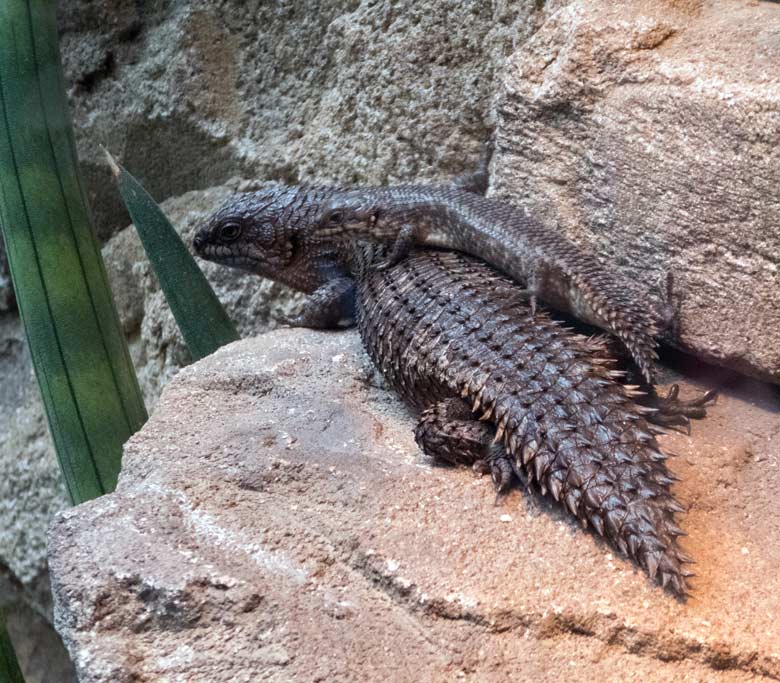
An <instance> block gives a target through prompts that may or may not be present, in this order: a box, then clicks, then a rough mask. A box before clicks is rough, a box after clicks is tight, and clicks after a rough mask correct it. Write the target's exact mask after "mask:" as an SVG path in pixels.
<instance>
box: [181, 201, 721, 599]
mask: <svg viewBox="0 0 780 683" xmlns="http://www.w3.org/2000/svg"><path fill="white" fill-rule="evenodd" d="M285 201H286V200H285ZM283 203H284V202H283ZM270 207H271V205H270V204H269V205H267V207H266V209H268V208H270ZM290 215H294V214H290ZM290 215H287V216H286V217H281V218H280V219H279V223H278V225H282V224H284V225H286V226H287V229H285V230H280V231H279V233H278V234H275V233H274V228H273V225H272V224H270V223H266V224H265V226H266V228H267V230H266V231H265V232H264V233H263V239H262V241H257V240H256V239H255V237H254V236H253V235H255V234H256V233H254V232H251V231H250V232H246V231H243V230H242V232H241V234H242V235H243V237H241V236H239V237H235V236H234V235H233V233H232V232H229V233H228V235H227V237H228V239H227V240H225V239H224V238H225V235H224V230H223V229H224V225H225V224H224V222H219V223H217V224H214V223H213V222H212V223H210V225H209V226H207V227H206V228H204V229H203V231H201V232H200V233H199V235H198V237H197V239H196V245H197V246H196V249H197V251H198V252H199V253H200V254H201V255H203V256H204V257H205V258H213V260H217V261H219V262H222V263H233V264H234V265H239V266H241V267H244V268H247V267H248V268H249V269H250V270H254V271H255V272H262V273H263V274H269V273H270V272H273V275H271V277H274V279H277V280H279V281H281V282H286V283H287V284H291V285H292V286H293V287H296V288H298V289H304V287H305V289H304V291H307V290H308V291H315V292H321V291H323V289H322V288H323V286H324V285H325V284H327V282H331V283H335V284H334V291H335V290H336V289H337V290H339V291H341V295H340V296H337V297H335V298H333V297H331V298H329V299H328V301H330V302H331V305H332V302H333V301H339V302H340V305H339V306H337V307H336V308H335V309H333V310H335V311H336V313H337V314H338V315H336V314H335V313H333V312H331V313H329V314H328V317H329V318H330V320H331V323H332V324H335V323H336V322H337V319H338V317H350V315H351V310H348V308H350V307H351V306H352V305H353V302H352V296H353V294H354V293H355V292H354V290H353V288H352V287H351V286H350V285H349V284H348V283H351V282H354V280H353V279H352V278H353V277H355V278H357V291H356V297H355V299H356V310H357V319H358V323H359V327H360V331H361V335H362V337H363V340H364V343H365V346H366V349H367V350H368V352H369V354H370V355H371V357H372V359H373V360H374V362H375V363H376V364H377V366H378V367H379V368H380V370H381V371H382V373H383V374H384V375H385V377H386V378H387V379H388V381H389V383H390V384H391V385H392V386H393V387H395V388H396V389H397V390H398V391H399V393H400V394H401V395H402V396H403V397H404V398H405V399H406V400H407V401H408V402H409V403H411V404H412V405H413V406H416V407H417V408H418V409H420V410H422V411H423V412H422V418H421V420H420V423H419V425H418V427H417V430H416V437H417V440H418V443H419V444H420V445H421V447H422V448H423V450H424V451H425V452H426V453H428V454H430V455H432V456H433V457H435V458H438V459H439V460H443V461H446V462H451V463H457V464H476V463H478V462H484V463H486V465H487V467H488V468H489V470H490V471H491V473H492V475H493V478H494V481H495V482H496V486H497V487H498V489H499V490H500V491H503V490H504V489H505V488H506V487H507V485H508V484H509V482H510V481H511V479H512V478H513V477H514V476H515V475H518V476H520V477H522V478H524V479H525V480H527V481H531V482H536V484H537V485H538V486H539V488H540V489H541V491H542V492H543V493H549V494H550V495H552V496H553V497H554V498H555V499H556V500H558V501H560V502H561V503H562V504H563V505H564V507H565V508H566V509H568V510H569V511H570V512H571V513H572V514H574V515H575V516H576V517H577V518H578V519H579V520H580V521H581V522H582V523H583V524H584V525H588V524H590V525H591V526H593V528H594V529H596V531H597V532H598V533H600V534H602V535H604V536H605V537H606V538H607V539H608V540H609V541H610V543H612V545H613V546H614V547H615V548H617V549H618V550H619V551H620V552H622V553H623V554H625V555H628V556H629V557H632V558H633V559H634V560H635V561H636V562H637V563H638V564H639V565H640V566H642V567H643V568H644V569H645V570H646V571H647V572H648V574H649V575H650V576H651V577H652V578H654V579H656V580H657V581H658V582H660V583H661V584H662V585H664V586H668V587H669V588H670V589H671V590H672V591H673V592H674V593H676V594H678V595H684V594H685V593H686V591H687V587H686V577H687V576H689V575H690V573H689V572H688V571H687V570H686V569H685V568H684V564H685V563H686V562H687V561H688V558H687V556H686V555H685V554H684V553H683V552H682V551H681V550H680V548H679V546H678V544H677V537H678V536H680V535H682V531H681V530H680V529H679V527H678V526H677V525H676V523H675V520H674V513H675V512H679V511H681V510H682V506H681V505H680V504H679V503H678V502H677V501H676V500H675V499H674V497H673V496H672V495H671V493H670V486H671V484H672V482H673V481H674V477H673V476H672V475H671V474H670V473H669V471H668V469H667V468H666V465H665V463H664V459H665V456H664V454H663V453H662V452H661V450H660V448H659V446H658V443H657V441H656V437H655V434H656V432H657V431H658V429H659V428H658V427H656V426H654V425H653V424H652V423H651V422H649V421H648V418H650V419H652V420H655V421H657V422H658V423H667V422H674V421H676V420H678V419H679V418H681V417H682V418H683V419H686V416H690V417H700V416H703V414H704V412H705V407H704V406H705V405H706V404H707V403H708V402H709V401H710V400H711V399H712V394H705V395H704V396H702V397H701V398H699V399H696V400H694V401H691V402H687V403H684V402H680V401H677V400H676V395H673V396H671V398H669V399H667V400H665V401H662V402H661V404H660V410H656V409H654V408H648V407H644V406H641V405H639V404H638V403H637V402H636V401H635V400H634V399H635V396H636V395H638V394H639V393H640V392H638V391H637V389H636V387H634V386H627V385H624V384H621V383H620V382H618V379H619V378H620V377H621V376H622V373H621V372H619V371H616V370H614V369H612V368H611V367H610V365H611V363H612V362H613V361H614V359H612V358H611V357H610V356H609V354H608V353H607V351H606V350H605V346H604V343H603V342H599V341H595V340H593V339H587V338H585V337H582V336H580V335H576V334H574V333H572V332H571V331H569V330H568V329H566V328H565V327H563V326H562V325H561V324H560V323H558V322H555V321H553V320H551V319H550V318H549V317H548V315H547V314H546V313H544V312H541V311H540V312H537V313H536V314H535V315H532V314H531V310H530V306H529V303H528V300H527V297H524V295H523V293H522V291H521V290H520V288H519V287H518V286H517V285H516V284H514V283H512V282H511V281H509V280H508V279H507V278H505V277H503V276H501V275H499V274H497V273H496V272H495V271H494V270H492V269H491V268H489V267H488V266H486V265H484V264H482V263H480V262H478V261H476V260H474V259H471V258H468V257H466V256H463V255H460V254H455V253H444V252H425V253H420V254H414V255H412V256H411V257H409V258H407V259H405V260H403V261H401V262H399V263H398V264H396V265H394V266H392V267H390V268H385V269H378V268H375V267H374V266H375V265H376V263H378V262H379V259H377V258H376V254H377V251H378V249H377V248H376V247H372V246H371V245H366V244H364V245H355V244H353V246H352V249H351V252H350V253H347V252H346V251H336V252H325V251H322V252H318V254H317V257H316V258H313V256H312V254H310V253H309V252H307V251H304V252H301V251H297V250H296V245H295V239H294V234H295V231H294V227H295V221H290ZM304 256H305V258H304ZM284 264H287V265H284ZM306 268H310V270H305V269H306ZM302 269H303V273H302ZM328 277H330V278H331V279H330V280H328ZM312 281H315V282H317V283H319V284H318V286H313V285H312V284H311V282H312ZM300 283H303V286H301V285H300ZM339 283H340V284H339ZM347 293H349V294H347ZM309 310H311V306H310V307H309ZM322 321H323V319H318V320H317V325H318V326H319V325H321V323H322Z"/></svg>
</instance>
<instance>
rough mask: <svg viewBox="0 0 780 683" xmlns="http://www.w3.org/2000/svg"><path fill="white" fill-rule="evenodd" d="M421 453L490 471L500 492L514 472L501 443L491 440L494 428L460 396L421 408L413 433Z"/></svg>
mask: <svg viewBox="0 0 780 683" xmlns="http://www.w3.org/2000/svg"><path fill="white" fill-rule="evenodd" d="M414 438H415V441H417V444H418V445H419V446H420V448H421V449H422V451H423V453H425V454H426V455H429V456H431V457H432V458H434V459H435V460H437V461H438V462H443V463H447V464H450V465H465V466H469V465H470V466H471V467H472V468H473V469H474V471H476V472H480V473H482V472H490V474H491V476H492V478H493V484H494V485H495V487H496V491H497V492H498V493H499V495H500V494H502V493H504V492H506V491H507V489H508V488H509V487H510V486H511V484H512V482H513V480H514V478H515V471H514V467H513V464H512V460H511V459H510V458H509V456H508V455H507V453H506V449H505V448H504V446H503V445H502V444H497V443H493V441H494V438H495V428H494V427H493V426H492V425H491V424H489V423H487V422H482V421H480V420H478V419H477V418H476V417H475V416H474V413H473V412H472V411H471V408H470V407H469V405H468V404H467V403H466V402H465V401H463V400H462V399H460V398H447V399H444V400H442V401H438V402H437V403H434V404H433V405H432V406H430V407H429V408H428V409H426V410H425V411H423V413H422V415H421V417H420V421H419V422H418V424H417V428H416V429H415V432H414Z"/></svg>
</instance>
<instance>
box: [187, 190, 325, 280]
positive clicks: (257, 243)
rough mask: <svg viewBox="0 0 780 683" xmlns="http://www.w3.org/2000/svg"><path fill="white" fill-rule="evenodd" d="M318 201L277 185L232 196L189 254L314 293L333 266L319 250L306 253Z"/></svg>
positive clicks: (310, 193)
mask: <svg viewBox="0 0 780 683" xmlns="http://www.w3.org/2000/svg"><path fill="white" fill-rule="evenodd" d="M322 197H323V193H322V191H318V190H316V189H305V188H300V187H289V186H286V185H276V184H274V185H270V186H269V187H267V188H264V189H262V190H258V191H257V192H245V193H239V194H236V195H235V196H233V197H232V198H231V199H229V200H228V201H227V202H226V203H225V204H224V205H223V206H222V207H221V208H220V209H218V210H217V211H216V212H215V213H214V214H213V215H212V216H210V217H209V218H208V219H207V220H206V222H205V223H204V224H203V226H202V227H201V228H200V229H199V230H198V231H197V233H196V234H195V237H194V239H193V241H192V246H193V249H194V250H195V253H196V254H197V255H198V256H200V257H201V258H203V259H206V260H207V261H214V262H215V263H220V264H223V265H227V266H231V267H234V268H240V269H242V270H248V271H250V272H252V273H255V274H256V275H261V276H263V277H267V278H270V279H272V280H276V281H277V282H282V283H284V284H286V285H289V286H290V287H293V288H294V289H298V290H301V291H304V292H307V291H313V290H314V289H316V288H317V287H318V286H319V285H320V284H322V283H323V281H325V280H327V279H328V277H329V272H326V271H327V270H328V268H329V267H330V266H332V265H333V262H334V261H335V257H330V256H329V255H328V254H326V253H324V251H323V250H322V249H314V248H306V247H305V244H306V240H305V236H306V235H307V234H308V232H309V231H310V229H311V223H312V221H313V219H314V217H315V215H319V213H320V212H321V202H322Z"/></svg>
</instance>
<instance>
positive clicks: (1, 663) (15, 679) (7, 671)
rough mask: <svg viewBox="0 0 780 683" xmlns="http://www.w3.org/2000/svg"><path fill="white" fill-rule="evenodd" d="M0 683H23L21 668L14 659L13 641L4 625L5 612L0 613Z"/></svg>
mask: <svg viewBox="0 0 780 683" xmlns="http://www.w3.org/2000/svg"><path fill="white" fill-rule="evenodd" d="M0 683H24V676H23V675H22V669H21V668H20V667H19V661H18V660H17V659H16V652H14V646H13V643H11V638H10V636H9V635H8V630H7V629H6V627H5V614H2V613H0Z"/></svg>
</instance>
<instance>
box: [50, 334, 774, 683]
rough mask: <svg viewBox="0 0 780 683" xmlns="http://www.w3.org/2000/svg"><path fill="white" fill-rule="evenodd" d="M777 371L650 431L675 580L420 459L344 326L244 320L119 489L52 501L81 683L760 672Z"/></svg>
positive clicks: (54, 556) (680, 676)
mask: <svg viewBox="0 0 780 683" xmlns="http://www.w3.org/2000/svg"><path fill="white" fill-rule="evenodd" d="M758 386H764V385H758ZM700 388H701V387H695V388H694V387H691V385H686V386H684V389H683V392H684V393H686V392H691V391H693V390H694V389H700ZM772 391H773V390H772V389H770V390H768V393H767V395H766V396H762V397H759V398H760V400H756V396H757V395H756V393H755V391H753V392H752V393H751V396H753V397H754V401H753V402H750V401H747V400H745V399H744V398H742V397H740V395H738V394H731V395H726V396H724V397H722V399H721V400H720V401H719V403H718V404H717V405H716V406H715V407H713V408H712V410H711V415H710V417H709V418H707V420H705V421H703V422H700V423H697V424H696V425H695V426H694V430H693V436H691V437H689V436H686V435H677V434H675V435H671V436H666V437H663V439H664V445H665V447H667V449H668V450H670V451H673V452H676V453H678V457H676V458H674V459H672V461H671V465H672V468H673V469H674V471H675V472H676V473H677V474H678V475H680V476H681V477H682V482H680V484H678V485H677V487H676V492H677V493H678V494H679V496H680V498H681V499H682V500H683V501H685V502H686V503H687V504H689V505H690V507H691V509H690V512H689V514H687V515H685V516H683V518H682V526H683V527H684V528H685V529H686V530H687V531H688V532H689V533H690V536H689V537H688V538H687V539H684V540H685V544H684V546H685V548H686V550H687V551H688V552H689V553H690V554H691V555H693V556H694V557H695V558H696V560H697V561H698V564H697V565H696V571H697V573H698V578H697V579H695V585H694V596H693V598H691V599H689V600H688V601H686V602H680V601H677V600H675V599H673V598H672V597H670V596H669V595H668V594H667V593H665V592H664V591H662V590H661V589H659V588H658V587H657V586H655V585H653V584H652V583H651V582H650V581H649V580H648V579H647V578H646V577H645V575H644V574H643V573H641V572H640V571H639V570H637V569H636V568H635V567H634V566H633V565H631V564H630V563H629V562H627V561H625V560H623V559H621V558H619V557H616V556H615V555H614V554H613V553H612V552H611V550H610V549H609V548H608V547H607V546H606V545H605V544H603V543H602V542H601V541H600V540H599V539H598V538H597V537H595V536H594V535H592V534H591V533H588V532H584V531H582V530H581V529H579V527H578V526H577V525H576V524H574V523H572V522H571V521H570V520H569V519H568V517H567V516H565V515H564V514H562V513H560V512H559V511H558V508H557V506H556V505H555V504H552V503H549V502H548V501H547V500H545V499H542V498H541V497H540V496H538V495H530V494H527V493H524V492H523V491H522V490H519V489H518V490H515V491H513V492H512V493H511V494H510V495H509V496H508V497H507V498H506V499H505V500H503V501H502V502H501V503H499V504H498V505H497V504H496V502H495V494H494V492H493V489H492V486H491V483H490V481H489V479H488V478H478V477H476V476H475V475H474V474H473V473H472V472H471V471H469V470H465V469H452V468H444V467H437V466H434V465H432V463H431V462H430V461H429V460H427V459H426V458H425V457H424V456H422V455H421V454H420V452H419V451H418V449H417V447H416V445H415V444H414V441H413V438H412V428H413V425H414V419H413V417H412V416H411V415H410V414H409V413H407V412H406V410H405V409H404V408H403V407H402V406H401V405H400V403H399V401H398V400H397V399H396V397H395V396H394V395H393V394H391V393H389V392H387V391H385V390H384V389H383V388H381V386H380V383H379V382H378V378H377V376H376V374H375V373H374V371H373V369H372V368H371V366H370V365H369V362H368V360H367V359H366V357H365V356H364V354H363V352H362V348H361V345H360V343H359V340H358V337H357V335H356V334H355V333H353V332H351V333H324V332H323V333H318V332H312V331H310V330H278V331H275V332H270V333H268V334H265V335H262V336H260V337H257V338H255V339H248V340H244V341H240V342H237V343H235V344H232V345H230V346H228V347H225V348H223V349H221V350H220V351H219V352H217V353H216V354H214V355H213V356H211V357H209V358H206V359H204V360H203V361H200V362H198V363H196V364H195V365H192V366H190V367H188V368H186V369H184V370H182V371H181V372H180V373H179V374H178V375H177V376H176V377H175V379H174V380H173V381H172V382H171V383H170V384H169V386H168V387H167V388H166V390H165V391H164V393H163V396H162V398H161V400H160V403H159V404H158V407H157V410H156V412H155V413H154V415H153V416H152V418H151V419H150V421H149V422H148V424H147V425H146V426H145V427H144V429H143V430H142V431H141V432H139V433H138V434H137V435H135V436H134V437H133V438H132V439H131V441H130V442H129V443H128V445H127V448H126V455H125V462H124V469H123V472H122V475H121V478H120V483H119V487H118V489H117V491H116V492H115V493H114V494H112V495H108V496H104V497H103V498H101V499H98V500H96V501H92V502H90V503H87V504H84V505H81V506H78V507H76V508H73V509H70V510H67V511H65V512H62V513H60V514H59V515H58V516H57V517H56V519H55V521H54V522H53V524H52V526H51V529H50V540H49V543H50V564H51V573H52V579H53V592H54V596H55V604H56V609H55V613H56V623H57V628H58V630H59V632H60V633H61V634H62V636H63V638H64V640H65V642H66V644H67V646H68V648H69V650H70V653H71V655H72V657H73V659H74V660H75V662H76V665H77V668H78V671H79V675H80V681H82V683H97V682H98V681H100V682H108V681H111V682H112V683H123V682H130V681H133V682H140V681H149V682H151V681H154V682H155V683H167V682H174V681H176V682H178V681H181V682H185V681H186V682H188V683H198V682H201V681H203V682H204V683H205V682H207V681H208V682H209V683H215V682H216V683H219V682H221V681H225V682H228V681H229V682H230V683H237V682H239V681H258V680H263V681H325V680H327V681H353V680H354V681H367V680H368V681H388V680H391V681H402V682H404V681H410V682H411V681H421V680H425V681H453V680H467V681H505V680H513V681H519V680H535V681H546V680H550V681H552V680H556V681H588V682H591V681H593V680H605V681H612V680H621V681H629V680H641V681H645V682H647V681H669V680H695V681H754V680H763V679H765V678H766V679H778V678H780V637H779V636H780V626H778V623H779V622H780V575H779V573H778V571H777V567H778V566H780V503H779V502H778V496H777V492H778V491H780V467H779V465H778V461H779V460H780V455H779V454H778V448H777V445H774V446H773V445H772V442H771V439H772V437H773V436H774V437H775V440H777V436H778V434H780V417H778V411H779V410H780V401H778V397H777V395H776V394H773V393H772Z"/></svg>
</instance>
